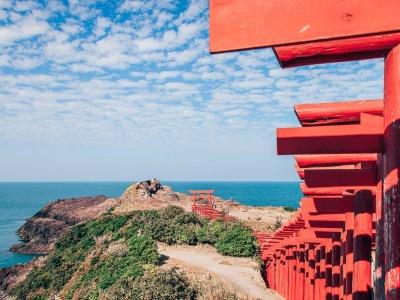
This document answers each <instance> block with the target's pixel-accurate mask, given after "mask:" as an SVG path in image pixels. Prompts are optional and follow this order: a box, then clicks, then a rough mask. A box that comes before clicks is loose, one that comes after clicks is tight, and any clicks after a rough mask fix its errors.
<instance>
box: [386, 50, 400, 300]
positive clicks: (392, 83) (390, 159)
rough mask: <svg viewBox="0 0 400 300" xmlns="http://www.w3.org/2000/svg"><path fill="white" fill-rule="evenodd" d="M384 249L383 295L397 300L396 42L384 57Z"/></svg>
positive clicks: (399, 62) (399, 94) (399, 88)
mask: <svg viewBox="0 0 400 300" xmlns="http://www.w3.org/2000/svg"><path fill="white" fill-rule="evenodd" d="M384 80H385V83H384V117H385V125H384V126H385V134H384V141H385V149H386V152H385V155H384V159H385V162H384V164H385V166H386V168H385V169H384V201H383V214H384V228H385V231H384V234H385V236H384V248H385V264H386V265H385V294H386V299H387V300H394V299H400V255H399V253H400V222H399V220H400V169H399V164H400V126H399V124H400V45H399V46H397V47H395V48H394V49H393V50H392V51H391V52H390V53H389V54H388V56H387V57H386V59H385V75H384Z"/></svg>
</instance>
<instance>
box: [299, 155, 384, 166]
mask: <svg viewBox="0 0 400 300" xmlns="http://www.w3.org/2000/svg"><path fill="white" fill-rule="evenodd" d="M294 158H295V160H296V162H297V164H298V165H299V167H300V168H308V167H323V166H336V165H346V164H357V163H360V162H368V163H375V162H376V160H377V154H375V153H356V154H348V153H346V154H314V155H307V154H305V155H295V156H294Z"/></svg>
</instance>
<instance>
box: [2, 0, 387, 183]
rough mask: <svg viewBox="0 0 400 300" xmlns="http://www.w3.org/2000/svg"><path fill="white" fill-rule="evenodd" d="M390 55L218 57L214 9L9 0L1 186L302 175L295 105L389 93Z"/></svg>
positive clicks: (202, 0) (197, 4)
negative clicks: (292, 142) (316, 62)
mask: <svg viewBox="0 0 400 300" xmlns="http://www.w3.org/2000/svg"><path fill="white" fill-rule="evenodd" d="M382 77H383V63H382V60H370V61H360V62H352V63H342V64H330V65H324V66H312V67H302V68H295V69H288V70H281V69H280V68H279V66H278V64H277V62H276V60H275V58H274V56H273V53H272V51H271V50H270V49H260V50H253V51H246V52H240V53H229V54H219V55H213V56H211V55H210V54H209V52H208V1H207V0H193V1H170V0H143V1H132V0H121V1H91V0H86V1H77V0H73V1H56V0H54V1H9V0H0V181H20V180H28V181H30V180H34V181H36V180H37V181H41V180H46V181H47V180H56V181H57V180H78V181H79V180H140V179H145V178H151V177H157V178H161V179H163V180H296V179H297V178H296V175H295V172H294V169H293V159H292V158H291V157H277V156H276V150H275V147H276V144H275V128H276V127H285V126H288V127H290V126H297V121H296V119H295V116H294V113H293V110H292V107H293V104H295V103H305V102H321V101H331V100H349V99H374V98H381V97H382V89H383V87H382Z"/></svg>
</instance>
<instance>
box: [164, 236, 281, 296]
mask: <svg viewBox="0 0 400 300" xmlns="http://www.w3.org/2000/svg"><path fill="white" fill-rule="evenodd" d="M159 252H160V254H162V255H164V256H166V257H167V261H166V263H167V264H168V263H171V264H173V265H178V266H180V264H181V265H182V266H181V267H183V269H186V270H187V269H188V267H189V268H190V267H194V268H196V269H201V270H203V271H204V272H205V273H211V274H213V275H215V276H217V277H218V278H219V279H221V281H223V282H224V283H227V284H228V285H229V286H230V287H231V288H232V289H234V290H236V291H237V292H238V293H239V294H241V295H243V296H246V297H249V298H250V299H261V300H264V299H265V300H281V299H283V298H282V297H281V296H279V295H278V294H277V293H275V292H274V291H272V290H270V289H267V288H266V287H265V284H264V281H263V279H262V277H261V275H260V272H259V270H258V266H257V263H256V262H255V261H254V260H252V259H249V258H239V257H229V256H222V255H221V254H219V253H217V252H216V250H215V249H214V248H213V247H210V246H167V245H165V244H159ZM169 261H170V262H169Z"/></svg>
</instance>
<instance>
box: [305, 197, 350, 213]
mask: <svg viewBox="0 0 400 300" xmlns="http://www.w3.org/2000/svg"><path fill="white" fill-rule="evenodd" d="M300 207H301V210H302V211H304V212H309V213H317V212H319V213H322V214H323V213H336V214H338V213H345V212H352V211H354V200H353V199H351V198H350V197H343V196H336V197H333V196H332V197H314V198H312V197H305V198H302V199H301V202H300Z"/></svg>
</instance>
